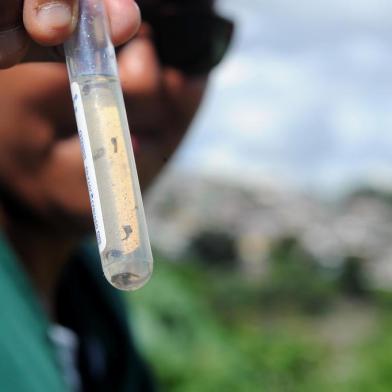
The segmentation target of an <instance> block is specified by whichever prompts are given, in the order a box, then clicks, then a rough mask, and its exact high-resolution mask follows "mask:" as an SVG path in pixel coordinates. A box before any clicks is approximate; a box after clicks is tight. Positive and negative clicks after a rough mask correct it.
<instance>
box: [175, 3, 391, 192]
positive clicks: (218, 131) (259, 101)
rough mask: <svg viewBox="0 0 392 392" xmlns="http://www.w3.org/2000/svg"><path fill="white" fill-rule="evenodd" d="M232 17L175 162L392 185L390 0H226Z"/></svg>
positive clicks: (208, 169)
mask: <svg viewBox="0 0 392 392" xmlns="http://www.w3.org/2000/svg"><path fill="white" fill-rule="evenodd" d="M219 9H220V10H221V13H223V14H224V15H227V16H230V17H231V18H233V19H234V20H235V23H236V34H235V39H234V42H233V44H232V47H231V50H230V52H229V54H228V55H227V57H226V58H225V60H224V61H223V63H222V64H221V65H220V66H219V67H218V68H217V69H216V70H215V71H214V73H213V75H212V77H211V83H210V86H209V89H208V92H207V95H206V99H205V100H204V103H203V106H202V108H201V110H200V112H199V114H198V116H197V118H196V120H195V121H194V124H193V126H192V129H191V132H190V133H189V135H188V137H187V138H186V141H185V143H184V145H183V148H182V149H181V150H180V151H179V153H178V154H177V156H176V159H175V160H174V166H177V167H181V168H183V169H186V170H191V171H196V172H203V173H209V174H214V175H221V176H223V177H228V176H229V177H231V178H232V179H235V178H240V179H242V180H244V179H246V180H249V181H253V182H256V181H259V182H273V183H277V184H279V183H285V184H290V185H292V186H294V187H298V188H299V189H304V190H315V191H321V192H336V191H340V190H342V189H345V188H347V187H351V186H355V185H356V184H358V183H364V182H368V183H371V184H373V185H377V186H383V187H391V186H392V23H391V15H392V2H391V1H390V0H345V1H341V0H328V1H327V0H317V1H314V0H296V1H294V0H241V2H239V1H237V0H220V3H219Z"/></svg>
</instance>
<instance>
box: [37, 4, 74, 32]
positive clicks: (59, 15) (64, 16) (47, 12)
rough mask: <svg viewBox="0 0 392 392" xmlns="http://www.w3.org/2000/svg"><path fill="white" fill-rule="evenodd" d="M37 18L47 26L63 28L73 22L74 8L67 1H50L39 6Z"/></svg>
mask: <svg viewBox="0 0 392 392" xmlns="http://www.w3.org/2000/svg"><path fill="white" fill-rule="evenodd" d="M37 19H38V22H39V23H40V24H41V25H43V26H44V27H45V28H50V29H63V28H65V27H68V26H70V25H71V24H72V9H71V7H70V5H69V4H67V3H62V2H50V3H48V4H43V5H41V6H40V7H39V8H38V12H37Z"/></svg>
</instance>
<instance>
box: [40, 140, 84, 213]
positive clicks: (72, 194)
mask: <svg viewBox="0 0 392 392" xmlns="http://www.w3.org/2000/svg"><path fill="white" fill-rule="evenodd" d="M40 183H41V186H42V188H43V189H44V190H45V194H46V195H47V198H48V202H49V204H51V205H55V206H56V207H59V208H60V209H62V210H64V211H68V212H70V213H72V214H87V215H90V213H91V208H90V202H89V198H88V192H87V185H86V179H85V174H84V167H83V162H82V157H81V153H80V144H79V139H78V138H77V137H76V136H74V137H72V138H69V139H66V140H63V141H61V142H58V143H57V144H56V146H55V147H54V149H53V151H52V154H51V156H50V159H49V160H48V164H47V165H46V168H45V169H44V170H42V172H41V176H40Z"/></svg>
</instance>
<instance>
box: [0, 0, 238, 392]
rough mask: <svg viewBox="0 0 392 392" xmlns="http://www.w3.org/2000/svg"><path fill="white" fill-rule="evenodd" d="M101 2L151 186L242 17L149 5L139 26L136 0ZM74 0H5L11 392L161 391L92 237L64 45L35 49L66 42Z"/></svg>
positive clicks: (1, 375)
mask: <svg viewBox="0 0 392 392" xmlns="http://www.w3.org/2000/svg"><path fill="white" fill-rule="evenodd" d="M105 3H106V7H107V10H108V14H109V20H110V26H111V31H112V39H113V41H114V42H115V44H117V45H121V46H120V47H119V48H118V49H117V55H118V56H117V59H118V66H119V73H120V79H121V83H122V87H123V92H124V98H125V103H126V106H127V113H128V116H129V122H130V127H131V129H132V131H133V132H132V142H133V146H134V152H135V157H136V161H137V167H138V173H139V178H140V182H141V187H142V189H146V187H147V186H148V185H149V184H150V183H151V181H152V180H153V179H154V177H155V176H156V175H157V174H158V173H159V171H160V170H161V168H162V167H163V165H164V164H165V163H166V162H167V160H168V159H169V158H170V156H171V155H172V154H173V152H174V151H175V149H176V148H177V146H178V144H179V143H180V141H181V139H182V138H183V136H184V134H185V131H186V129H187V128H188V126H189V124H190V122H191V120H192V118H193V116H194V114H195V112H196V111H197V108H198V106H199V104H200V101H201V99H202V97H203V93H204V91H205V88H206V84H207V79H208V73H209V71H210V70H211V69H212V68H213V67H214V66H215V65H216V64H217V63H218V62H219V61H220V59H221V58H222V56H223V54H224V52H225V50H226V48H227V45H228V43H229V40H230V35H231V29H232V26H231V24H230V23H229V22H228V21H226V20H224V19H222V18H219V17H217V16H216V15H215V13H214V11H213V8H212V2H211V1H209V0H200V1H191V0H144V1H139V2H138V4H139V7H140V9H141V13H142V18H143V21H142V23H141V27H140V29H139V25H140V14H139V9H138V7H137V5H136V4H135V3H134V2H133V1H132V0H106V1H105ZM77 7H78V2H77V1H76V0H63V1H60V0H59V1H53V0H50V1H46V0H25V1H24V4H22V1H19V2H18V1H15V0H6V1H5V0H2V3H1V5H0V66H1V67H2V68H4V70H2V71H0V212H1V220H0V223H1V229H2V235H1V237H0V312H1V314H2V317H1V322H0V390H2V391H3V390H4V391H29V392H31V391H66V390H83V391H90V390H91V391H101V390H102V391H122V390H128V391H129V390H135V391H148V390H152V384H151V381H150V379H149V375H148V371H147V370H146V367H145V365H144V364H143V362H142V360H141V359H140V358H139V355H138V353H137V352H136V350H135V348H134V346H133V344H132V341H131V337H130V336H129V332H128V329H127V326H126V321H125V316H124V310H123V308H122V305H121V302H120V298H119V296H118V292H117V291H116V290H114V289H112V288H111V287H110V286H109V285H108V284H107V283H106V282H105V280H104V278H103V277H102V272H101V267H100V265H99V258H98V255H97V249H96V246H93V247H92V246H90V245H89V244H88V243H83V241H82V240H83V239H84V238H85V237H86V235H87V234H89V233H91V230H92V218H91V208H90V205H89V199H88V194H87V189H86V180H85V177H84V171H83V162H82V159H81V154H80V147H79V140H78V137H77V133H76V124H75V120H74V114H73V108H72V102H71V97H70V93H69V83H68V79H67V73H66V68H65V65H64V64H63V63H61V62H53V59H54V58H55V56H56V53H57V55H58V53H59V51H58V50H57V49H56V50H53V48H52V49H48V48H44V47H42V46H40V45H38V44H41V45H50V46H53V45H59V44H61V43H62V42H64V40H65V39H66V38H67V37H68V36H69V35H70V34H71V33H72V31H73V29H74V27H75V21H76V15H77ZM22 12H23V23H22ZM131 37H133V39H132V40H131V41H129V39H130V38H131ZM50 60H52V61H50ZM22 61H24V62H23V63H21V62H22ZM42 61H45V62H42ZM17 63H19V64H17ZM5 68H6V69H5Z"/></svg>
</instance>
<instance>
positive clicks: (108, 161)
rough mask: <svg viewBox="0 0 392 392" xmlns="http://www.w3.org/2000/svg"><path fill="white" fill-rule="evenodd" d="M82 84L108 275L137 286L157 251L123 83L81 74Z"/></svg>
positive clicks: (125, 285)
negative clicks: (132, 142)
mask: <svg viewBox="0 0 392 392" xmlns="http://www.w3.org/2000/svg"><path fill="white" fill-rule="evenodd" d="M77 83H78V85H79V90H80V96H81V101H82V105H83V110H84V115H85V119H86V125H87V130H88V137H89V147H90V148H91V153H92V160H93V166H94V171H95V177H96V186H97V192H98V198H99V203H100V206H97V205H95V206H94V205H92V207H93V215H94V223H95V226H96V229H97V227H98V226H99V222H97V220H99V219H97V215H98V214H100V213H101V214H102V216H101V221H103V227H101V228H99V230H97V237H102V236H104V239H102V238H98V243H99V244H100V241H104V243H103V244H102V243H101V246H100V256H101V261H102V266H103V270H104V274H105V276H106V278H107V279H108V280H109V281H110V282H111V283H112V284H113V285H114V286H115V287H117V288H119V289H123V290H135V289H137V288H139V287H141V286H143V285H144V284H145V282H146V281H147V280H148V279H149V277H150V275H151V273H152V255H151V248H150V245H149V240H148V233H147V229H146V225H145V218H144V211H143V205H142V200H141V196H140V189H139V185H138V180H137V173H136V167H135V164H134V158H133V154H132V153H130V152H131V151H132V147H131V145H130V139H129V129H128V123H127V118H126V114H125V110H123V109H122V108H123V98H122V91H121V87H120V85H119V83H118V81H117V79H115V78H111V77H105V76H94V77H82V78H79V79H78V80H77ZM84 143H86V141H84ZM85 147H86V146H85ZM87 147H88V146H87ZM82 149H83V146H82ZM90 170H91V169H90ZM86 174H87V181H88V185H89V192H90V197H91V196H92V192H93V191H94V190H93V189H91V186H92V185H91V183H89V178H88V177H89V174H88V173H87V169H86ZM92 202H93V200H92ZM94 203H95V204H97V201H96V200H95V201H94ZM92 204H93V203H92ZM99 207H100V208H99ZM97 208H99V210H100V211H99V210H97ZM97 225H98V226H97Z"/></svg>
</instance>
